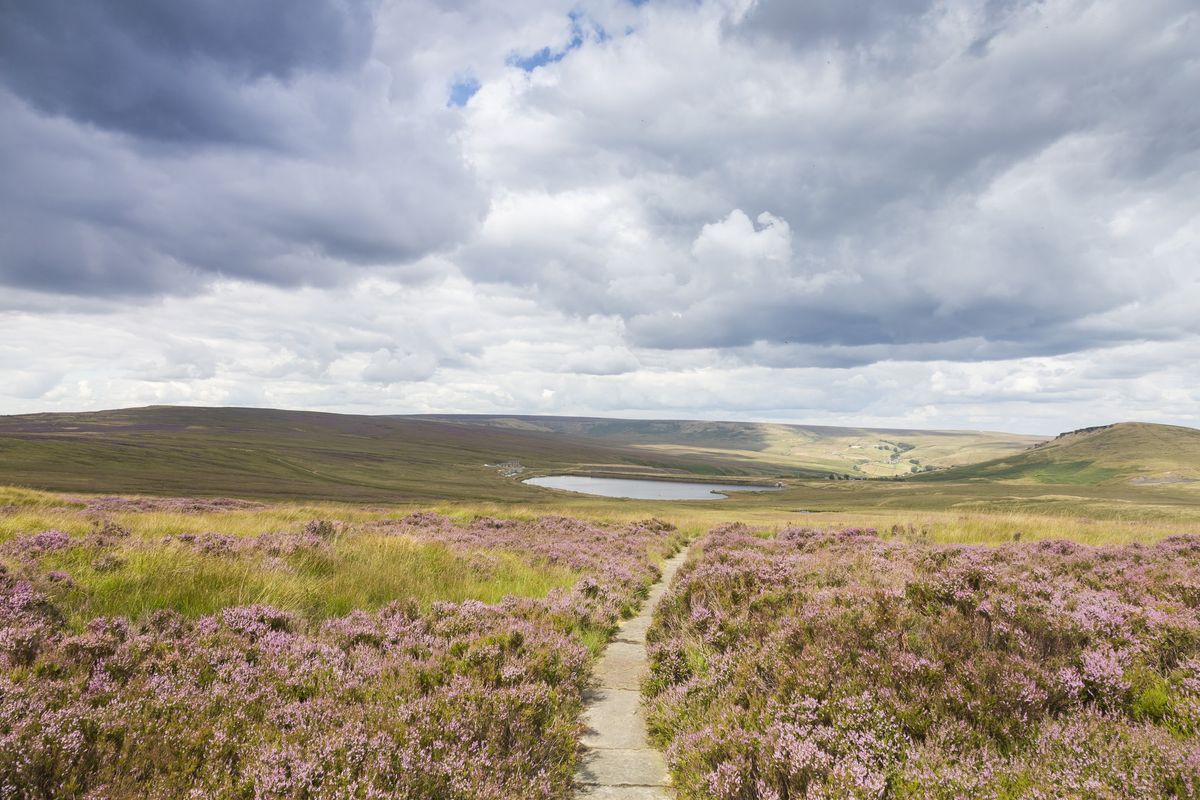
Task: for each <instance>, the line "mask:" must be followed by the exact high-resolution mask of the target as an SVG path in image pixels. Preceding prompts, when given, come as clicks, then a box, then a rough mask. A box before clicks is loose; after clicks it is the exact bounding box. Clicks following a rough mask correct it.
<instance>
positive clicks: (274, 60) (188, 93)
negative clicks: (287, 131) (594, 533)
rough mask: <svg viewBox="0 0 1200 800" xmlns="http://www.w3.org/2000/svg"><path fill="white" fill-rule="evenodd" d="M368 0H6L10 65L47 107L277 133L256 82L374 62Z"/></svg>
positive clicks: (177, 131)
mask: <svg viewBox="0 0 1200 800" xmlns="http://www.w3.org/2000/svg"><path fill="white" fill-rule="evenodd" d="M371 35H372V27H371V11H370V5H369V3H368V2H366V0H304V2H293V1H292V0H268V1H267V2H250V3H247V2H239V0H205V1H204V2H166V3H147V2H141V1H140V0H97V1H96V2H85V3H77V2H71V0H37V2H23V0H4V2H2V3H0V76H2V79H3V81H4V83H5V84H7V85H8V86H9V88H10V89H12V90H13V91H14V92H16V93H17V94H19V95H20V96H21V97H23V98H25V99H26V100H28V101H29V102H30V103H32V104H33V105H34V106H36V107H37V108H39V109H41V110H42V111H45V112H47V113H51V114H63V115H66V116H69V117H72V118H74V119H77V120H80V121H83V122H88V123H92V124H95V125H98V126H100V127H103V128H109V129H112V130H118V131H122V132H125V133H129V134H132V135H134V136H141V137H147V138H151V139H159V140H165V141H173V142H206V141H214V140H215V141H232V142H260V143H262V142H277V141H279V140H280V139H282V138H283V136H282V132H281V131H280V130H278V128H277V126H278V124H279V122H280V120H279V119H278V118H277V117H276V116H275V115H274V114H272V113H271V112H270V111H269V110H268V109H264V108H263V107H261V106H260V105H259V104H258V103H257V102H256V98H255V96H254V95H253V93H252V92H247V91H246V88H247V86H248V85H253V84H254V83H257V82H260V81H268V80H272V81H279V82H284V83H286V82H287V81H289V80H291V79H292V78H293V77H294V76H295V75H297V74H298V73H301V72H307V71H337V70H342V69H348V68H351V67H354V66H357V65H359V64H361V63H362V62H363V60H364V59H365V58H366V56H367V55H368V53H369V52H370V46H371Z"/></svg>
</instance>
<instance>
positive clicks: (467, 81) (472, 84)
mask: <svg viewBox="0 0 1200 800" xmlns="http://www.w3.org/2000/svg"><path fill="white" fill-rule="evenodd" d="M478 91H479V81H477V80H476V79H475V78H463V79H461V80H457V81H455V82H454V83H452V84H450V97H449V98H447V100H446V105H448V106H453V107H454V108H462V107H463V106H465V105H466V104H467V101H468V100H470V99H471V98H472V97H474V96H475V93H476V92H478Z"/></svg>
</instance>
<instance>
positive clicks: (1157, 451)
mask: <svg viewBox="0 0 1200 800" xmlns="http://www.w3.org/2000/svg"><path fill="white" fill-rule="evenodd" d="M913 480H915V481H992V482H1012V483H1040V484H1059V485H1071V484H1075V485H1105V484H1131V485H1135V486H1155V485H1180V486H1185V485H1190V484H1196V485H1197V486H1198V487H1200V430H1196V429H1195V428H1184V427H1181V426H1178V425H1157V424H1152V423H1146V422H1122V423H1118V424H1115V425H1104V426H1099V427H1095V428H1083V429H1080V430H1078V431H1071V432H1069V433H1064V434H1060V435H1059V436H1058V437H1056V438H1055V439H1052V440H1050V441H1048V442H1045V443H1043V444H1039V445H1036V446H1034V447H1031V448H1030V449H1028V450H1025V451H1023V452H1021V453H1017V454H1015V455H1009V456H1004V457H1001V458H996V459H992V460H989V461H984V462H981V463H978V464H970V465H966V466H961V467H957V468H954V469H948V470H945V471H942V472H938V473H932V474H927V475H921V476H917V477H915V478H914V479H913Z"/></svg>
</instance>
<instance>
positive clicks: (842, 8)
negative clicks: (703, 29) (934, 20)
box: [737, 0, 935, 45]
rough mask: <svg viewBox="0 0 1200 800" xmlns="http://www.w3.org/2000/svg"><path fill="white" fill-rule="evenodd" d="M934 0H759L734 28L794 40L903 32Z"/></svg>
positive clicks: (842, 40)
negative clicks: (799, 0)
mask: <svg viewBox="0 0 1200 800" xmlns="http://www.w3.org/2000/svg"><path fill="white" fill-rule="evenodd" d="M934 6H935V2H934V0H802V1H801V2H796V0H759V2H757V3H755V4H754V6H753V7H752V8H751V9H750V11H749V12H747V14H746V16H745V18H744V19H743V20H742V21H741V23H740V25H739V26H737V29H738V30H740V31H741V32H743V33H748V34H752V35H763V36H768V37H771V38H776V39H780V40H784V41H788V42H791V43H796V44H801V45H805V44H809V43H812V42H817V41H822V40H825V41H833V42H837V43H838V44H854V43H856V42H859V41H862V40H866V39H872V38H876V37H878V36H881V35H883V34H887V35H889V36H896V35H898V34H899V35H904V34H907V33H909V32H910V29H911V28H912V27H915V26H916V25H917V24H918V21H919V19H920V17H921V16H922V15H923V14H925V13H926V12H928V11H929V10H930V9H931V8H933V7H934Z"/></svg>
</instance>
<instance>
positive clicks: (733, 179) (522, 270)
mask: <svg viewBox="0 0 1200 800" xmlns="http://www.w3.org/2000/svg"><path fill="white" fill-rule="evenodd" d="M302 6H303V7H302V8H300V7H298V6H296V5H294V4H291V3H277V2H269V3H266V4H257V5H255V6H254V7H253V8H250V7H243V6H242V5H239V4H234V3H226V2H213V3H207V2H179V3H174V4H171V6H170V7H169V8H149V7H146V6H145V4H138V3H132V2H123V1H122V0H105V2H98V3H91V4H87V5H86V7H84V6H76V5H74V4H67V3H65V2H59V0H47V2H44V3H36V4H12V3H9V4H7V5H3V6H2V7H0V118H2V119H4V124H3V125H0V172H3V174H4V175H5V180H4V181H3V182H0V342H3V343H5V344H4V345H3V346H0V368H2V369H3V370H4V374H5V375H6V376H12V380H11V381H9V382H8V384H7V385H6V386H4V387H0V409H7V410H34V409H37V408H71V407H73V406H74V407H78V406H80V405H87V406H91V407H95V406H104V405H109V406H111V405H122V404H136V403H141V402H208V403H235V402H236V403H248V404H256V405H283V406H288V407H312V408H326V409H331V410H345V411H353V410H359V411H387V412H395V411H454V410H457V411H504V412H521V411H524V412H529V413H537V412H544V413H624V414H632V415H638V416H654V415H656V414H657V415H667V414H669V415H675V416H680V415H688V416H709V417H712V416H728V417H733V418H746V417H763V418H770V419H808V420H811V421H825V422H838V421H846V420H847V419H848V418H852V419H855V420H858V421H862V422H868V421H874V422H879V423H887V424H918V423H922V424H961V425H966V426H969V427H992V428H1005V427H1009V428H1020V429H1024V430H1038V431H1044V432H1053V431H1055V430H1058V429H1060V428H1064V427H1078V425H1074V424H1072V420H1073V417H1075V416H1078V415H1079V414H1081V413H1083V412H1081V411H1080V410H1079V409H1081V408H1086V409H1087V413H1088V414H1095V415H1097V417H1103V416H1104V415H1109V416H1112V417H1114V418H1128V417H1138V416H1141V417H1144V418H1154V419H1164V420H1166V419H1171V420H1175V421H1185V422H1186V421H1188V420H1194V419H1195V412H1194V406H1189V403H1194V401H1195V400H1196V397H1195V390H1194V389H1192V388H1190V387H1191V386H1194V385H1196V381H1195V378H1196V377H1198V376H1197V375H1196V372H1195V367H1194V366H1191V365H1193V364H1195V363H1200V362H1198V361H1197V360H1196V358H1195V348H1196V342H1197V341H1198V340H1200V323H1198V322H1197V318H1196V315H1195V308H1196V306H1197V304H1198V303H1200V276H1198V274H1197V271H1196V264H1198V263H1200V235H1198V234H1197V231H1198V230H1200V202H1198V201H1197V198H1200V106H1198V105H1197V104H1196V103H1195V102H1194V98H1195V96H1197V93H1198V92H1200V74H1198V73H1197V72H1196V69H1195V66H1194V65H1195V64H1196V63H1197V56H1198V55H1200V50H1198V49H1197V45H1196V42H1198V41H1200V35H1198V34H1200V12H1197V11H1196V10H1195V8H1194V3H1190V2H1188V0H1147V2H1141V3H1133V4H1130V3H1118V2H1112V1H1110V0H1046V1H1045V2H1035V1H1034V0H895V2H883V1H882V0H846V2H836V3H835V2H832V1H831V0H830V1H828V2H827V1H826V0H813V1H812V2H806V3H801V4H796V3H787V2H783V0H757V1H756V2H751V1H749V0H703V1H702V2H696V3H671V2H662V3H658V2H656V3H644V4H634V3H630V2H627V0H584V2H582V3H580V2H576V1H575V0H570V2H568V1H567V0H562V2H559V0H554V2H550V3H547V2H533V0H515V2H512V3H506V4H496V3H487V2H482V0H456V2H449V3H434V2H431V1H429V0H386V1H385V0H311V2H306V3H304V4H302ZM113 352H119V353H121V354H122V356H121V358H119V359H113V358H112V355H111V354H112V353H113ZM1096 421H1105V420H1104V419H1102V418H1099V419H1097V420H1096Z"/></svg>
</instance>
